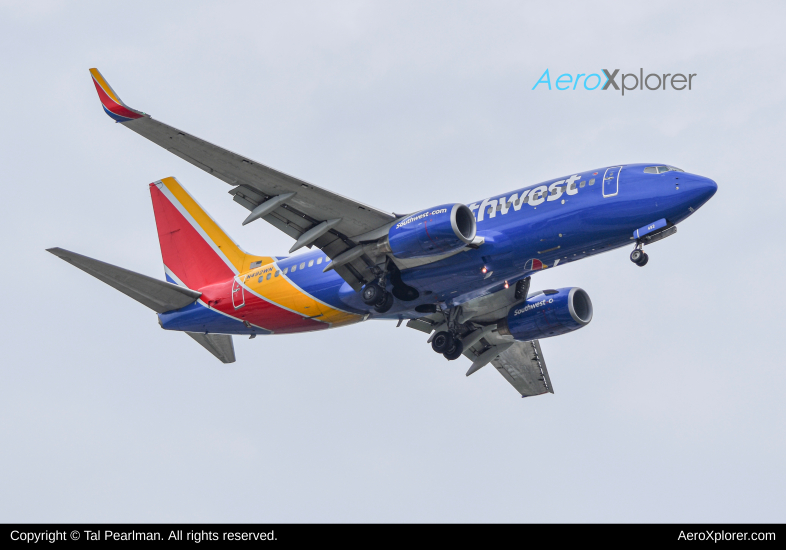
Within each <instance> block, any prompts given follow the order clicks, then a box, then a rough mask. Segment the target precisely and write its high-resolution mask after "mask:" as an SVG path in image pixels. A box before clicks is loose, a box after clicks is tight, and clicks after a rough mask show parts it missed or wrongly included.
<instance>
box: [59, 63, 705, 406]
mask: <svg viewBox="0 0 786 550" xmlns="http://www.w3.org/2000/svg"><path fill="white" fill-rule="evenodd" d="M90 73H91V76H92V79H93V83H94V85H95V88H96V91H97V92H98V96H99V99H100V101H101V104H102V106H103V108H104V111H105V112H106V114H107V115H109V116H110V117H111V118H113V119H114V120H115V121H116V122H117V123H119V124H121V125H122V126H125V127H126V128H128V129H130V130H133V131H134V132H136V133H138V134H140V135H141V136H143V137H145V138H147V139H149V140H150V141H152V142H153V143H155V144H157V145H160V146H161V147H164V148H165V149H167V150H168V151H170V152H171V153H173V154H175V155H177V156H178V157H180V158H182V159H183V160H185V161H187V162H189V163H191V164H192V165H194V166H196V167H197V168H200V169H202V170H204V171H205V172H207V173H208V174H211V175H213V176H215V177H216V178H218V179H219V180H221V181H223V182H224V183H225V184H228V185H229V186H230V187H231V189H230V190H229V194H230V195H232V199H233V200H234V201H235V202H236V203H238V204H239V205H241V206H243V207H244V208H246V209H247V210H249V211H250V212H249V214H248V215H247V217H246V218H245V220H244V221H243V222H242V224H243V225H246V224H249V223H253V222H255V221H257V220H264V221H266V222H267V223H269V224H270V225H272V226H273V227H275V228H276V229H278V230H280V231H283V232H284V233H286V234H287V235H289V236H290V237H292V238H293V239H294V240H295V243H294V244H293V245H292V248H291V249H290V250H289V254H292V253H294V252H297V251H299V250H301V249H304V248H306V249H308V251H306V252H304V253H300V254H297V255H289V256H259V255H255V254H251V253H248V252H246V251H244V250H243V249H241V248H240V247H239V246H238V245H237V244H236V243H235V242H234V241H233V240H232V239H231V238H230V237H229V236H228V235H227V233H226V232H224V230H223V229H221V227H219V225H218V224H217V223H216V222H215V220H213V219H212V218H211V217H210V215H208V214H207V212H206V211H205V210H204V209H203V208H202V207H201V206H200V205H199V204H198V203H197V202H196V200H195V199H194V198H193V197H192V196H191V195H190V194H189V193H188V192H187V191H186V190H185V188H184V187H183V186H182V185H181V184H180V182H178V181H177V180H176V179H175V178H173V177H167V178H164V179H161V180H159V181H156V182H154V183H151V184H150V185H149V187H150V194H151V197H152V202H153V210H154V213H155V220H156V226H157V230H158V237H159V242H160V245H161V255H162V258H163V263H164V271H165V275H166V281H161V280H159V279H155V278H153V277H148V276H146V275H142V274H139V273H135V272H133V271H129V270H127V269H123V268H121V267H117V266H114V265H111V264H107V263H105V262H101V261H98V260H95V259H92V258H88V257H86V256H83V255H80V254H76V253H74V252H71V251H68V250H64V249H61V248H51V249H48V251H49V252H51V253H52V254H54V255H56V256H58V257H60V258H62V259H63V260H65V261H67V262H69V263H71V264H73V265H74V266H76V267H78V268H79V269H82V270H83V271H85V272H87V273H89V274H90V275H93V276H94V277H96V278H98V279H99V280H101V281H103V282H104V283H107V284H108V285H110V286H112V287H114V288H116V289H117V290H119V291H121V292H123V293H124V294H126V295H127V296H129V297H131V298H133V299H135V300H136V301H138V302H140V303H142V304H143V305H145V306H147V307H148V308H150V309H152V310H154V311H155V312H156V313H157V314H158V322H159V324H160V325H161V327H162V328H163V329H165V330H172V331H181V332H185V333H186V334H188V335H189V336H190V337H191V338H193V339H194V340H196V341H197V342H198V343H199V344H201V345H202V346H203V347H204V348H205V349H207V350H208V351H210V352H211V353H212V354H213V355H214V356H215V357H216V358H218V359H219V360H220V361H222V362H223V363H232V362H234V361H235V352H234V345H233V342H232V336H233V335H235V336H240V335H244V336H248V337H250V338H255V337H256V336H258V335H275V334H291V333H299V332H310V331H316V330H326V329H330V328H338V327H343V326H348V325H352V324H355V323H359V322H361V321H367V320H378V319H379V320H397V321H398V324H397V326H400V325H401V324H402V322H404V321H406V326H407V327H410V328H412V329H415V330H418V331H422V332H423V333H425V334H428V335H429V337H428V339H427V343H428V344H430V345H431V347H432V349H433V350H434V351H435V352H436V353H438V354H441V355H442V356H444V358H445V359H447V360H448V361H453V360H456V359H458V358H459V357H461V356H462V355H463V356H464V357H466V358H468V359H469V360H470V361H471V365H470V367H469V369H468V371H467V373H466V376H470V375H471V374H473V373H474V372H477V371H478V370H479V369H481V368H482V367H484V366H486V365H488V364H491V365H493V366H494V367H495V368H496V370H497V371H498V372H499V373H500V374H501V375H502V376H503V377H504V378H505V379H506V380H507V381H508V382H509V383H510V384H511V385H512V386H513V387H514V388H515V389H516V390H517V391H518V393H519V394H520V395H521V396H522V397H529V396H535V395H541V394H545V393H554V388H553V386H552V383H551V378H550V376H549V373H548V370H547V368H546V362H545V359H544V358H543V352H542V349H541V346H540V342H539V340H540V339H543V338H550V337H553V336H558V335H562V334H566V333H569V332H572V331H575V330H578V329H580V328H583V327H585V326H587V325H588V324H589V323H590V321H591V320H592V316H593V308H592V302H591V300H590V298H589V295H588V294H587V292H586V291H584V290H583V289H581V288H578V287H569V288H558V289H544V290H541V291H539V292H530V284H531V280H532V276H533V275H535V274H537V273H538V272H541V271H543V270H546V269H553V268H556V267H557V266H561V265H566V264H569V263H571V262H575V261H578V260H583V259H585V258H588V257H591V256H595V255H597V254H602V253H604V252H609V251H611V250H615V249H617V248H621V247H625V246H631V245H632V246H633V250H632V252H631V254H630V259H631V261H632V262H633V263H634V264H635V265H637V266H640V267H643V266H644V265H646V264H647V262H648V261H649V257H648V255H647V253H646V252H644V247H645V246H648V245H651V244H653V243H655V242H658V241H660V240H662V239H664V238H666V237H669V236H671V235H674V234H675V233H676V231H677V224H679V223H680V222H682V221H683V220H685V219H686V218H688V217H689V216H690V215H692V214H693V213H694V212H696V210H698V209H699V208H700V207H701V206H702V205H704V203H706V202H707V201H708V200H709V199H710V198H711V197H712V196H713V195H714V194H715V192H716V191H717V189H718V186H717V184H716V183H715V182H714V181H713V180H711V179H709V178H706V177H703V176H699V175H696V174H690V173H688V172H685V171H683V170H681V169H679V168H676V167H674V166H671V165H669V164H662V163H636V164H620V165H615V166H606V167H603V168H596V169H593V170H587V171H584V172H579V173H575V174H568V175H562V176H560V177H558V178H555V179H553V180H549V181H545V182H541V183H536V184H532V185H527V186H525V187H523V188H520V189H516V190H513V191H509V192H506V193H502V194H498V195H493V196H491V197H487V198H483V199H481V200H478V201H475V202H473V203H469V204H464V203H460V202H453V203H445V204H441V205H437V206H432V207H429V208H425V209H421V210H416V211H414V212H411V213H409V214H405V215H401V214H395V213H391V212H386V211H383V210H379V209H377V208H375V207H372V206H369V205H366V204H363V203H360V202H357V201H354V200H352V199H349V198H347V197H343V196H341V195H338V194H336V193H333V192H331V191H328V190H326V189H323V188H320V187H318V186H316V185H313V184H311V183H308V182H305V181H303V180H300V179H298V178H295V177H293V176H289V175H287V174H284V173H283V172H279V171H278V170H274V169H273V168H270V167H268V166H266V165H264V164H262V163H259V162H257V161H255V160H252V159H250V158H248V157H246V156H243V155H239V154H237V153H233V152H231V151H228V150H226V149H223V148H221V147H218V146H216V145H213V144H211V143H209V142H207V141H204V140H202V139H200V138H198V137H196V136H193V135H191V134H189V133H187V132H184V131H182V130H178V129H177V128H174V127H172V126H169V125H167V124H164V123H162V122H159V121H158V120H156V119H154V118H152V117H151V116H150V115H148V114H146V113H143V112H142V111H139V110H136V109H132V108H131V107H129V106H128V105H126V104H125V103H123V101H121V100H120V98H119V96H118V95H117V94H116V93H115V91H114V90H113V89H112V87H111V86H110V85H109V84H108V82H107V81H106V80H105V79H104V77H103V76H102V75H101V73H100V72H99V71H98V70H97V69H90Z"/></svg>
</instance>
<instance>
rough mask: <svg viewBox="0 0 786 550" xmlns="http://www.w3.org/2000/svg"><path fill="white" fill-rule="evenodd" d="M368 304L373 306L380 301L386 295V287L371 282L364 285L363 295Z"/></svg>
mask: <svg viewBox="0 0 786 550" xmlns="http://www.w3.org/2000/svg"><path fill="white" fill-rule="evenodd" d="M361 297H362V298H363V302H364V303H365V304H366V305H369V306H373V305H376V304H378V303H380V302H381V301H382V300H383V299H384V297H385V291H384V289H383V288H382V287H381V286H379V285H378V284H377V283H369V284H367V285H366V286H365V287H363V293H362V295H361Z"/></svg>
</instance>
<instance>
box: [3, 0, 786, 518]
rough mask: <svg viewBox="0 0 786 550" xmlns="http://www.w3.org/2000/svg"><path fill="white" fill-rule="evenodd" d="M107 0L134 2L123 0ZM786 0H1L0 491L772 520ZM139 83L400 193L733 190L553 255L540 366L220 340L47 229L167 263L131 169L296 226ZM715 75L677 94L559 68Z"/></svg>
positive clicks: (161, 506)
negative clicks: (649, 181) (557, 188)
mask: <svg viewBox="0 0 786 550" xmlns="http://www.w3.org/2000/svg"><path fill="white" fill-rule="evenodd" d="M108 4H112V5H113V6H116V7H110V6H108ZM784 20H786V5H784V3H783V2H754V3H750V2H748V3H738V2H718V1H712V2H686V1H684V0H680V1H674V2H658V3H657V5H655V3H652V2H630V1H626V2H592V3H590V2H560V3H558V2H552V3H549V6H548V7H544V3H542V2H537V3H536V2H533V3H525V2H489V1H484V2H435V1H430V2H402V1H397V2H230V1H222V2H195V1H189V2H159V1H156V2H134V3H131V4H129V3H123V4H120V3H107V2H105V1H101V2H98V1H96V2H80V3H73V2H65V1H55V0H52V1H39V2H26V1H22V0H20V1H9V0H0V47H1V48H2V51H3V54H2V56H0V67H1V68H2V73H3V74H4V75H5V80H4V85H3V86H2V87H1V88H0V100H1V101H2V105H3V115H2V119H3V124H2V127H1V128H2V129H0V140H1V141H0V159H2V166H3V177H4V181H5V185H4V186H3V200H2V201H0V224H2V233H3V235H5V239H4V241H5V253H4V258H5V259H4V261H3V264H2V265H3V269H2V270H0V282H2V286H3V288H5V289H6V297H5V299H4V306H5V308H4V315H3V316H2V321H1V322H2V326H1V329H2V330H0V334H1V335H2V336H0V339H1V340H0V341H1V342H2V344H3V346H2V347H3V360H2V368H0V438H1V440H2V444H0V495H2V497H0V521H218V522H224V521H250V522H267V521H271V522H272V521H286V522H298V521H320V522H322V521H326V522H331V521H396V522H399V521H442V522H445V521H447V522H454V521H482V522H500V521H504V522H509V521H516V522H518V521H580V522H595V521H623V522H624V521H666V522H671V521H710V522H716V521H717V522H725V521H741V522H751V521H781V522H782V521H784V520H785V519H786V517H785V515H784V511H786V505H784V499H783V495H784V493H786V480H785V475H784V468H783V465H784V463H786V442H785V441H784V436H783V433H784V422H786V404H785V403H786V400H784V398H783V394H784V386H785V385H786V369H784V359H783V357H784V352H785V351H786V344H785V343H784V341H785V339H784V336H783V327H784V321H783V315H784V309H785V308H784V306H786V299H784V293H783V283H782V279H783V274H784V266H785V265H786V258H785V257H784V256H785V255H784V251H783V244H782V240H783V233H784V229H785V228H784V225H785V224H784V218H783V213H782V212H783V208H784V205H786V200H785V199H786V192H785V191H784V181H783V179H784V176H783V171H784V168H783V153H784V147H785V146H786V137H785V136H786V132H784V130H785V129H786V128H785V127H784V122H785V121H784V116H785V113H786V110H784V107H785V106H786V103H785V101H786V73H784V72H783V70H782V68H783V67H784V65H786V63H785V61H786V34H784V32H783V28H782V27H783V22H784ZM90 67H98V68H99V69H100V70H101V71H102V73H103V74H104V76H105V77H106V78H107V80H108V81H109V82H110V83H111V84H112V86H113V87H114V89H115V90H116V91H117V92H118V94H119V95H120V97H121V98H122V99H123V100H124V101H125V102H126V103H128V104H129V105H131V106H132V107H135V108H138V109H140V110H143V111H145V112H147V113H151V114H152V115H153V116H154V117H155V118H158V119H160V120H163V121H165V122H167V123H169V124H172V125H174V126H177V127H180V128H182V129H184V130H186V131H188V132H191V133H193V134H195V135H197V136H200V137H202V138H205V139H207V140H209V141H212V142H214V143H218V144H221V145H223V146H225V147H227V148H229V149H232V150H235V151H238V152H241V153H243V154H244V155H248V156H250V157H251V158H253V159H256V160H258V161H261V162H265V163H267V164H269V165H271V166H273V167H275V168H277V169H279V170H282V171H285V172H287V173H290V174H293V175H295V176H298V177H300V178H303V179H305V180H308V181H312V182H314V183H316V184H318V185H321V186H323V187H326V188H328V189H331V190H333V191H335V192H338V193H341V194H343V195H347V196H350V197H353V198H355V199H357V200H360V201H363V202H366V203H369V204H373V205H374V206H377V207H379V208H382V209H385V210H388V211H397V212H401V211H412V210H416V209H419V208H427V207H429V206H432V205H434V204H443V203H446V202H456V201H461V202H470V201H472V200H475V199H479V198H483V197H486V196H490V195H493V194H496V193H501V192H504V191H506V190H510V189H515V188H517V187H520V186H523V185H525V184H531V183H536V182H539V181H542V180H545V179H548V178H553V177H558V176H561V175H564V174H568V173H575V172H577V171H582V170H588V169H590V168H595V167H600V166H604V165H611V164H624V163H632V162H659V163H670V164H673V165H675V166H679V167H681V168H683V169H685V170H687V171H690V172H694V173H698V174H701V175H705V176H708V177H711V178H713V179H714V180H715V181H717V183H718V185H719V191H718V193H717V194H716V196H715V197H714V198H713V199H712V200H711V201H710V202H709V203H708V204H707V205H706V206H705V207H704V208H702V209H701V210H700V211H699V212H698V213H697V214H696V215H694V216H693V217H692V218H690V219H689V220H687V221H686V222H685V223H683V224H682V225H680V228H679V233H678V234H677V235H676V236H674V237H671V238H669V239H667V240H665V241H662V242H660V243H658V244H655V245H653V246H652V247H651V248H649V249H648V253H649V255H650V261H649V264H648V265H647V266H646V267H645V268H643V269H641V268H638V267H636V266H634V265H633V264H632V263H631V262H630V261H629V260H628V252H629V251H628V250H618V251H615V252H612V253H609V254H604V255H602V256H599V257H595V258H592V259H588V260H586V261H583V262H578V263H575V264H570V265H568V266H565V267H560V268H558V269H555V270H549V271H548V272H545V273H542V274H538V275H537V276H536V277H534V278H533V289H538V288H548V287H555V286H581V287H582V288H584V289H585V290H586V291H587V292H588V293H589V294H590V296H591V297H592V301H593V304H594V307H595V316H594V319H593V322H592V323H591V324H590V325H589V326H588V327H586V328H584V329H582V330H581V331H578V332H576V333H573V334H570V335H566V336H562V337H557V338H553V339H548V340H543V341H542V346H543V351H544V353H545V356H546V361H547V364H548V366H549V372H550V374H551V379H552V382H553V384H554V387H555V390H556V394H555V395H546V396H540V397H536V398H530V399H524V400H522V399H521V398H519V397H518V395H517V394H516V392H515V391H514V390H513V389H512V388H511V387H510V386H509V385H508V384H507V383H506V382H505V381H504V379H502V377H501V376H499V374H497V373H496V372H494V369H483V370H481V371H480V372H478V373H477V374H475V375H473V376H472V377H470V378H465V376H464V372H465V371H466V369H467V367H468V364H467V362H466V360H464V359H462V360H459V361H456V362H453V363H448V362H446V361H445V360H444V359H442V358H441V357H439V356H437V355H436V354H434V353H433V352H432V351H431V349H430V347H429V346H428V345H427V344H426V342H425V340H426V336H425V335H423V334H422V333H419V332H416V331H412V330H409V329H406V328H403V327H402V328H399V329H396V328H395V325H394V324H390V323H365V324H362V325H357V326H353V327H349V328H343V329H337V330H334V331H327V332H321V333H318V334H302V335H297V336H281V337H269V338H256V339H255V340H251V341H249V340H246V339H238V338H236V339H235V347H236V352H237V357H238V361H237V363H235V364H233V365H231V366H223V365H221V364H220V363H218V361H216V359H215V358H213V356H211V355H210V354H208V353H207V352H206V351H205V350H204V349H202V348H201V347H200V346H198V345H197V344H196V343H195V342H193V341H192V340H191V339H189V338H188V337H187V336H185V335H182V334H177V333H170V332H165V331H162V330H161V329H160V328H159V326H158V324H157V322H156V318H155V315H154V314H153V313H152V312H150V311H149V310H147V309H146V308H144V307H143V306H141V305H139V304H137V303H136V302H133V301H132V300H130V299H128V298H126V297H125V296H123V295H122V294H120V293H118V292H116V291H115V290H113V289H111V288H109V287H107V286H106V285H104V284H102V283H100V282H99V281H97V280H95V279H93V278H91V277H89V276H88V275H86V274H84V273H82V272H81V271H78V270H77V269H74V268H73V267H72V266H70V265H68V264H66V263H64V262H62V261H61V260H59V259H57V258H55V257H53V256H51V255H49V254H48V253H46V252H45V251H44V249H45V248H48V247H52V246H61V247H64V248H68V249H71V250H74V251H76V252H80V253H82V254H86V255H89V256H92V257H96V258H99V259H101V260H104V261H108V262H111V263H115V264H119V265H121V266H123V267H126V268H129V269H133V270H136V271H139V272H142V273H146V274H149V275H154V276H158V277H162V278H163V268H162V264H161V257H160V251H159V247H158V241H157V237H156V231H155V225H154V219H153V213H152V208H151V205H150V198H149V192H148V189H147V184H148V183H149V182H152V181H155V180H158V179H160V178H162V177H166V176H176V177H177V178H178V179H179V180H180V181H181V182H182V183H183V184H184V185H185V186H186V187H187V188H188V189H189V191H191V192H192V193H193V194H194V195H195V196H196V198H197V200H199V201H200V203H201V204H202V205H204V206H205V207H206V208H207V209H208V210H209V212H210V213H211V214H213V215H214V216H215V217H216V218H217V219H218V221H219V223H220V224H221V225H222V226H223V227H224V228H225V229H227V230H228V231H229V233H230V234H231V235H232V236H233V237H235V238H236V239H237V240H238V241H239V242H240V244H241V245H242V246H243V247H244V248H246V249H247V250H250V251H253V252H256V253H260V254H271V255H283V254H286V251H287V250H288V249H289V247H290V246H291V239H289V238H288V237H286V236H284V235H283V234H281V233H279V232H277V231H276V230H275V229H273V228H272V227H270V226H268V225H266V224H250V225H248V226H246V227H241V225H240V223H241V221H242V220H243V219H244V218H245V216H246V215H247V212H246V211H245V210H244V209H243V208H241V207H240V206H238V205H237V204H235V203H233V202H232V201H231V200H230V196H229V195H228V194H227V191H228V190H229V187H228V186H227V185H226V184H224V183H222V182H221V181H219V180H217V179H215V178H212V177H210V176H209V175H207V174H205V173H203V172H201V171H200V170H198V169H196V168H194V167H192V166H190V165H189V164H187V163H185V162H183V161H181V160H180V159H178V158H177V157H175V156H173V155H171V154H169V153H167V152H166V151H164V150H162V149H160V148H158V147H157V146H155V145H153V144H152V143H150V142H148V141H146V140H144V139H143V138H141V137H139V136H137V135H136V134H134V133H133V132H130V131H128V130H126V129H124V128H122V127H120V126H119V125H116V124H114V123H113V122H112V120H111V119H109V118H108V117H107V116H106V115H105V114H104V113H103V111H102V109H101V106H100V104H99V101H98V98H97V96H96V93H95V90H94V88H93V85H92V82H91V79H90V75H89V73H88V68H90ZM640 67H642V68H644V70H645V74H646V73H647V72H657V73H677V72H682V73H697V75H698V76H697V77H695V78H694V80H693V89H692V90H691V91H690V92H687V91H685V92H674V91H666V92H638V93H630V94H626V95H625V97H624V98H623V97H621V96H620V95H619V93H618V92H612V93H609V92H603V93H600V92H594V93H587V92H584V93H582V92H579V91H576V92H556V91H552V92H547V91H542V90H540V89H539V90H537V91H532V90H531V88H532V86H533V85H534V84H535V82H536V81H537V79H538V78H539V77H540V75H541V74H542V73H543V71H544V70H545V69H547V68H548V69H550V72H551V74H552V75H559V74H561V73H573V74H575V73H590V72H597V71H600V70H601V69H604V68H608V69H612V70H613V69H614V68H620V69H621V72H633V71H636V72H637V71H638V69H639V68H640Z"/></svg>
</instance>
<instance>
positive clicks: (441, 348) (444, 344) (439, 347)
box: [431, 330, 464, 361]
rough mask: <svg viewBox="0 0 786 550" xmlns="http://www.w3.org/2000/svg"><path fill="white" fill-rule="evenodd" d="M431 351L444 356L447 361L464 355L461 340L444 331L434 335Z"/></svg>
mask: <svg viewBox="0 0 786 550" xmlns="http://www.w3.org/2000/svg"><path fill="white" fill-rule="evenodd" d="M431 349H433V350H434V351H436V352H437V353H441V354H442V355H444V356H445V359H447V360H448V361H453V360H454V359H458V358H459V357H461V354H462V353H464V345H463V344H462V343H461V340H460V339H459V338H457V337H456V336H453V335H452V334H451V333H449V332H448V331H445V330H443V331H442V332H438V333H437V334H435V335H434V339H433V340H432V341H431Z"/></svg>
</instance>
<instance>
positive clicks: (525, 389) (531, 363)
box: [491, 340, 554, 397]
mask: <svg viewBox="0 0 786 550" xmlns="http://www.w3.org/2000/svg"><path fill="white" fill-rule="evenodd" d="M491 364H492V365H494V366H495V367H496V369H497V371H498V372H499V373H500V374H501V375H502V376H503V377H504V378H505V380H507V381H508V382H510V384H511V385H512V386H513V387H514V388H516V390H517V391H518V392H519V393H520V394H521V397H531V396H534V395H541V394H544V393H554V387H553V386H552V385H551V378H549V371H548V370H547V369H546V361H545V360H544V359H543V351H542V350H541V349H540V342H538V341H537V340H531V341H528V342H515V343H514V344H513V345H512V346H510V347H509V348H508V349H506V350H505V351H503V352H502V353H500V354H499V355H498V356H497V358H496V359H493V360H492V361H491Z"/></svg>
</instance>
